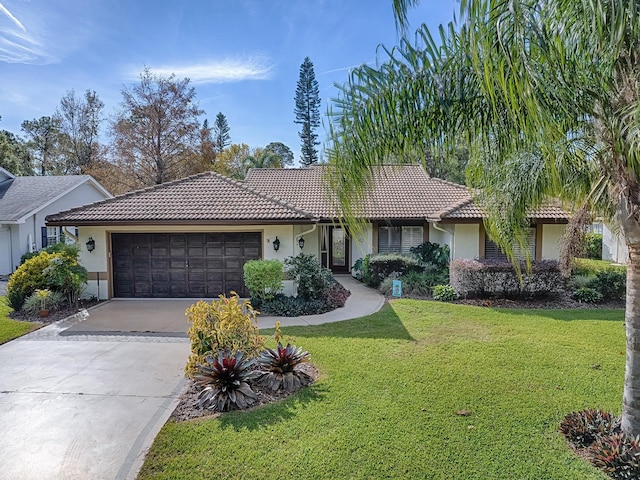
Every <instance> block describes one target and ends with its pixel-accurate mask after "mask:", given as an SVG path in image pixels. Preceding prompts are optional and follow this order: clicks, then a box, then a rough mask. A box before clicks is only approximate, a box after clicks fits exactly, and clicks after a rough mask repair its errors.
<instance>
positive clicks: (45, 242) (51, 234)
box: [42, 227, 60, 248]
mask: <svg viewBox="0 0 640 480" xmlns="http://www.w3.org/2000/svg"><path fill="white" fill-rule="evenodd" d="M59 241H60V235H59V230H58V227H42V248H45V247H48V246H49V245H55V244H56V243H58V242H59Z"/></svg>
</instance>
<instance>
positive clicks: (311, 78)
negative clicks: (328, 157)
mask: <svg viewBox="0 0 640 480" xmlns="http://www.w3.org/2000/svg"><path fill="white" fill-rule="evenodd" d="M295 100H296V107H295V109H294V113H295V114H296V119H295V120H294V122H295V123H298V124H300V125H302V129H301V130H300V132H299V133H298V136H299V137H300V141H301V156H300V163H302V164H303V165H305V166H308V165H311V164H313V163H317V162H318V149H317V148H316V146H317V145H320V142H319V141H318V135H316V133H315V132H314V129H315V128H317V127H319V126H320V89H319V88H318V81H317V80H316V74H315V72H314V71H313V63H312V62H311V60H310V59H309V57H305V59H304V62H302V65H300V78H299V79H298V85H297V87H296V97H295Z"/></svg>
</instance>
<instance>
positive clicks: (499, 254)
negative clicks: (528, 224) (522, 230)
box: [484, 228, 536, 260]
mask: <svg viewBox="0 0 640 480" xmlns="http://www.w3.org/2000/svg"><path fill="white" fill-rule="evenodd" d="M527 252H529V255H531V258H532V259H535V258H536V229H535V228H530V229H529V231H528V234H527V244H526V245H525V246H524V248H523V247H521V246H520V245H514V246H513V253H514V254H515V256H516V258H526V256H527ZM484 258H490V259H494V260H506V259H507V256H506V255H505V254H504V252H503V251H502V250H501V249H500V247H499V246H498V245H496V244H495V243H494V242H492V241H491V239H490V238H489V236H488V235H487V234H485V235H484Z"/></svg>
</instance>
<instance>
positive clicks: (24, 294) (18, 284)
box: [7, 252, 60, 311]
mask: <svg viewBox="0 0 640 480" xmlns="http://www.w3.org/2000/svg"><path fill="white" fill-rule="evenodd" d="M54 258H60V254H59V253H55V254H53V253H48V252H40V253H39V254H38V255H36V256H35V257H32V258H29V259H28V260H26V261H25V262H24V263H23V264H22V265H20V266H19V267H18V269H17V270H16V271H15V272H13V274H12V275H11V277H10V278H9V283H8V284H7V298H8V299H9V302H10V306H11V308H13V309H14V310H16V311H18V310H21V309H22V306H23V305H24V302H25V300H26V299H27V298H29V297H30V296H31V294H33V293H34V292H35V291H36V290H38V289H45V288H48V287H49V282H48V280H47V275H46V273H45V270H46V269H47V267H48V266H49V263H50V261H51V260H52V259H54Z"/></svg>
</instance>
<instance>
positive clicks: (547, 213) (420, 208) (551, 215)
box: [47, 165, 567, 225]
mask: <svg viewBox="0 0 640 480" xmlns="http://www.w3.org/2000/svg"><path fill="white" fill-rule="evenodd" d="M327 168H329V167H328V166H326V165H320V166H314V167H311V168H290V169H289V168H288V169H281V168H278V169H275V168H265V169H251V170H250V171H249V173H248V175H247V178H246V179H245V180H244V181H243V182H240V181H235V180H231V179H229V178H227V177H224V176H222V175H220V174H217V173H214V172H206V173H201V174H198V175H194V176H191V177H187V178H183V179H181V180H176V181H174V182H170V183H165V184H162V185H156V186H154V187H149V188H146V189H144V190H138V191H135V192H129V193H126V194H124V195H120V196H118V197H114V198H111V199H108V200H104V201H100V202H97V203H94V204H91V205H88V206H85V207H79V208H75V209H72V210H68V211H66V212H62V213H59V214H57V215H50V216H49V217H47V222H48V223H52V224H59V225H61V224H69V225H71V224H72V225H100V224H106V223H131V224H135V223H148V224H154V223H155V224H163V223H231V222H244V223H251V222H253V223H259V222H266V223H268V222H294V221H299V222H316V221H319V220H323V219H324V220H328V219H334V218H337V217H340V216H341V215H340V210H339V207H337V206H335V205H334V204H333V202H332V199H333V196H332V195H331V193H330V192H329V190H328V188H327V187H326V184H325V182H324V178H325V177H324V175H325V174H326V169H327ZM360 208H361V212H362V213H361V215H362V216H363V217H364V218H366V219H368V220H389V219H407V220H408V219H415V220H428V221H432V222H435V221H441V220H456V219H473V220H480V219H482V212H481V210H480V209H479V208H478V207H477V206H476V205H475V204H474V203H473V199H472V198H471V196H470V193H469V190H468V188H467V187H465V186H463V185H458V184H455V183H451V182H448V181H445V180H441V179H438V178H431V177H429V175H428V174H427V173H426V171H425V170H424V169H423V168H422V166H420V165H403V166H391V165H386V166H382V167H379V168H378V169H377V170H376V171H375V172H374V175H373V177H372V180H371V187H370V188H369V191H368V193H367V195H366V197H365V201H364V204H363V205H362V206H361V207H360ZM536 213H540V214H539V215H538V214H536V215H532V216H533V217H535V218H540V219H554V220H558V219H562V220H566V218H567V215H566V214H565V212H563V211H562V210H560V209H559V208H557V207H553V206H549V207H545V208H543V209H541V210H540V211H539V212H536Z"/></svg>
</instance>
